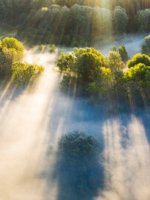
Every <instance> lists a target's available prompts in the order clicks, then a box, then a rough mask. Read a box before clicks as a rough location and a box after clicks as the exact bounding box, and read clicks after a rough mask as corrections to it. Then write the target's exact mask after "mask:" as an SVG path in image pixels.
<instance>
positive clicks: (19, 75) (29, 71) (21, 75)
mask: <svg viewBox="0 0 150 200" xmlns="http://www.w3.org/2000/svg"><path fill="white" fill-rule="evenodd" d="M43 70H44V68H43V67H42V66H39V65H36V64H27V63H21V62H16V63H14V64H13V65H12V77H13V80H14V81H15V82H16V83H19V84H28V83H29V82H31V81H33V80H34V79H35V78H37V77H38V76H39V74H40V73H41V72H43Z"/></svg>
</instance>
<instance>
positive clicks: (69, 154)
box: [55, 132, 104, 200]
mask: <svg viewBox="0 0 150 200" xmlns="http://www.w3.org/2000/svg"><path fill="white" fill-rule="evenodd" d="M102 151H103V148H102V147H101V146H100V145H99V144H98V143H97V141H96V140H95V139H94V137H92V136H87V135H84V134H82V133H78V132H74V133H71V134H69V135H66V136H63V137H62V138H61V140H60V143H59V148H58V154H57V162H56V166H55V173H56V181H57V189H58V190H57V191H58V193H57V200H62V199H65V200H77V199H78V200H83V199H86V200H93V199H94V198H95V197H96V196H97V195H98V194H99V192H100V190H102V188H103V187H104V169H103V165H102Z"/></svg>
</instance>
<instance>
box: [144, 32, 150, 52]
mask: <svg viewBox="0 0 150 200" xmlns="http://www.w3.org/2000/svg"><path fill="white" fill-rule="evenodd" d="M142 53H144V54H148V55H149V56H150V35H148V36H147V37H145V39H144V43H143V45H142Z"/></svg>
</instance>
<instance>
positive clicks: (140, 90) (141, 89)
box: [124, 63, 150, 104]
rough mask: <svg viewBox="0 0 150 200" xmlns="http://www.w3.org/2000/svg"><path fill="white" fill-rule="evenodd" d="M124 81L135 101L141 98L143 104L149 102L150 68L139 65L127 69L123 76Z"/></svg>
mask: <svg viewBox="0 0 150 200" xmlns="http://www.w3.org/2000/svg"><path fill="white" fill-rule="evenodd" d="M124 80H125V82H126V84H127V88H128V91H130V94H129V95H130V96H132V98H134V99H135V100H136V101H137V100H139V99H140V98H141V99H142V101H143V102H144V104H147V103H148V101H150V94H149V90H150V66H146V65H144V64H142V63H139V64H137V65H135V66H134V67H131V68H129V69H128V70H127V72H126V73H125V74H124Z"/></svg>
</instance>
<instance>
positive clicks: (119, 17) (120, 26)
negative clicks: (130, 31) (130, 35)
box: [113, 6, 128, 34]
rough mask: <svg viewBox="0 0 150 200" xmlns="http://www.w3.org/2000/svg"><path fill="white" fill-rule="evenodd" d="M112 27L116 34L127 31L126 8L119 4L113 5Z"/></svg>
mask: <svg viewBox="0 0 150 200" xmlns="http://www.w3.org/2000/svg"><path fill="white" fill-rule="evenodd" d="M113 21H114V25H113V26H114V28H115V32H116V33H117V34H123V33H126V31H127V25H128V15H127V13H126V10H125V9H124V8H122V7H120V6H117V7H115V9H114V13H113Z"/></svg>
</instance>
